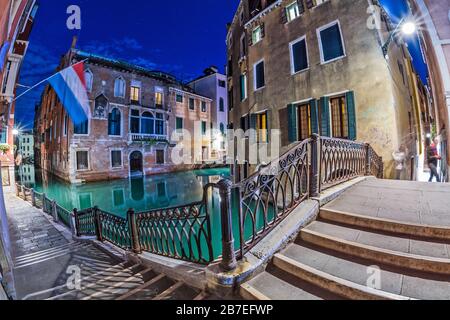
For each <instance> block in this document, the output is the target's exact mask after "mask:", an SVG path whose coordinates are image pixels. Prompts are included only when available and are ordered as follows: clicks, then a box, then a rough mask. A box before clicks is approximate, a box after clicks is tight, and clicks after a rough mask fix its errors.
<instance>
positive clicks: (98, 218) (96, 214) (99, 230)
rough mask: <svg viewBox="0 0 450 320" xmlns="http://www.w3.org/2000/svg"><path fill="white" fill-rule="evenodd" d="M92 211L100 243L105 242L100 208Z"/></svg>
mask: <svg viewBox="0 0 450 320" xmlns="http://www.w3.org/2000/svg"><path fill="white" fill-rule="evenodd" d="M92 210H93V211H94V225H95V235H96V236H97V240H98V241H100V242H103V233H102V221H101V216H100V210H98V207H94V208H93V209H92Z"/></svg>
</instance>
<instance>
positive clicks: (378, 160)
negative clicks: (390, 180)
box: [368, 145, 384, 179]
mask: <svg viewBox="0 0 450 320" xmlns="http://www.w3.org/2000/svg"><path fill="white" fill-rule="evenodd" d="M368 157H369V166H370V167H369V168H370V170H369V174H371V175H372V176H375V177H377V178H379V179H383V177H384V172H383V171H384V166H383V158H382V157H380V156H378V155H377V153H376V152H375V150H373V148H372V147H371V146H370V145H369V146H368Z"/></svg>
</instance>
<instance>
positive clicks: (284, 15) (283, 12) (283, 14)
mask: <svg viewBox="0 0 450 320" xmlns="http://www.w3.org/2000/svg"><path fill="white" fill-rule="evenodd" d="M280 22H281V24H286V23H287V22H288V18H287V12H286V7H282V8H281V17H280Z"/></svg>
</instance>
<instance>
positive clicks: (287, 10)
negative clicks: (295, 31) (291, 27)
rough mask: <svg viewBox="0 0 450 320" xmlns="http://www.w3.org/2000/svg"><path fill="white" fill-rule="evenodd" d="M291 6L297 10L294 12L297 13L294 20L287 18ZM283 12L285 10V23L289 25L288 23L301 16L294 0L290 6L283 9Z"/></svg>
mask: <svg viewBox="0 0 450 320" xmlns="http://www.w3.org/2000/svg"><path fill="white" fill-rule="evenodd" d="M293 6H295V7H296V8H297V10H296V12H297V16H296V17H295V18H292V19H291V18H290V17H289V8H290V7H293ZM284 10H286V19H287V22H288V23H289V22H292V21H294V20H296V19H298V18H299V17H300V16H301V14H300V8H299V7H298V2H297V0H295V1H293V2H292V3H291V4H288V5H287V6H286V7H285V8H284Z"/></svg>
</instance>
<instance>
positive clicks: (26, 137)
mask: <svg viewBox="0 0 450 320" xmlns="http://www.w3.org/2000/svg"><path fill="white" fill-rule="evenodd" d="M17 140H18V143H17V154H20V155H22V161H23V162H25V163H32V162H33V159H34V138H33V133H22V134H20V135H19V136H18V139H17Z"/></svg>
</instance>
